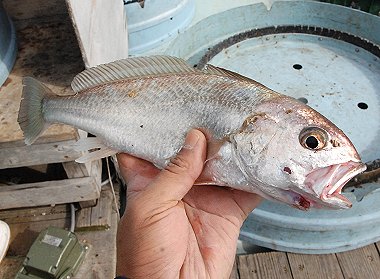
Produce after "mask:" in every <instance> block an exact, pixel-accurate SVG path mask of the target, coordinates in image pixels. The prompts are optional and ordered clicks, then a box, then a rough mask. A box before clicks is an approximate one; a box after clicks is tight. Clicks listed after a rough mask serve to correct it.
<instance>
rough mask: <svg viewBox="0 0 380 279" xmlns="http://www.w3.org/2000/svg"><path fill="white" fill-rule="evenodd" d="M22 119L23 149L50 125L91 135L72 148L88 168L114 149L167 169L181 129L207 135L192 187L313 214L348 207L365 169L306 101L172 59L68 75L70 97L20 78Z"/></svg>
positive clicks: (221, 71) (340, 135)
mask: <svg viewBox="0 0 380 279" xmlns="http://www.w3.org/2000/svg"><path fill="white" fill-rule="evenodd" d="M23 84H24V87H23V93H22V100H21V103H20V110H19V116H18V122H19V125H20V127H21V129H22V131H23V133H24V137H25V143H26V144H27V145H30V144H32V143H33V142H34V141H35V140H36V139H37V138H38V137H39V136H40V135H41V134H42V133H43V132H44V130H45V129H46V128H47V127H48V126H49V125H50V124H52V123H63V124H68V125H72V126H74V127H76V128H79V129H82V130H84V131H87V132H88V133H91V134H92V135H94V136H95V137H89V138H85V139H80V140H79V141H78V142H77V144H76V148H77V150H84V151H85V150H95V151H94V152H90V153H87V154H86V155H84V156H83V157H81V158H79V159H77V161H78V162H85V161H88V160H93V159H96V158H102V157H106V156H110V155H114V154H116V153H118V152H125V153H129V154H131V155H133V156H136V157H139V158H142V159H144V160H147V161H149V162H152V163H153V164H154V165H156V166H157V167H159V168H165V166H166V165H167V164H168V162H169V161H170V159H171V158H172V157H173V156H175V154H176V153H177V152H178V151H179V150H180V149H181V147H182V144H183V141H184V138H185V136H186V134H187V132H188V131H189V130H190V129H192V128H197V129H200V130H201V131H203V132H204V133H205V135H206V137H207V141H208V149H207V150H208V152H207V159H206V162H205V165H204V169H203V171H202V173H201V175H200V177H199V178H198V179H197V181H196V185H217V186H223V187H229V188H232V189H238V190H242V191H246V192H251V193H257V194H259V195H261V196H262V197H264V198H266V199H268V200H272V201H278V202H282V203H285V204H288V205H291V206H293V207H295V208H298V209H301V210H307V209H309V208H322V209H346V208H350V207H351V206H352V203H351V202H350V200H348V199H347V198H346V197H345V196H344V195H342V188H343V187H344V185H345V184H346V183H347V182H348V181H349V180H350V179H351V178H353V177H354V176H355V175H357V174H359V173H361V172H363V171H364V170H365V169H366V166H365V164H363V163H362V161H361V159H360V156H359V154H358V152H357V150H356V149H355V147H354V145H353V144H352V142H351V141H350V139H349V138H348V137H347V136H346V135H345V134H344V133H343V131H341V130H340V129H339V128H338V127H336V126H335V125H334V124H333V123H332V122H330V121H329V120H328V119H327V118H325V117H324V116H322V115H321V114H320V113H318V112H317V111H315V110H314V109H312V108H310V107H309V106H307V105H306V104H303V103H302V102H300V101H298V100H296V99H294V98H292V97H289V96H286V95H283V94H280V93H278V92H275V91H273V90H271V89H269V88H267V87H265V86H264V85H262V84H260V83H258V82H256V81H254V80H252V79H250V78H248V77H245V76H242V75H240V74H238V73H235V72H232V71H230V70H227V69H223V68H220V67H216V66H213V65H211V64H208V65H206V66H205V67H204V69H202V70H199V69H195V68H194V67H191V66H190V65H188V64H187V62H186V61H184V60H182V59H180V58H177V57H171V56H165V55H156V56H146V57H134V58H127V59H123V60H118V61H114V62H111V63H108V64H103V65H99V66H96V67H93V68H89V69H86V70H84V71H83V72H81V73H79V74H78V75H77V76H75V77H74V79H73V81H72V83H71V87H72V89H73V91H74V93H75V94H73V95H71V96H57V95H56V94H54V93H53V92H52V91H51V90H50V89H49V88H48V87H47V86H46V85H44V84H43V83H41V82H39V81H38V80H36V79H34V78H32V77H25V78H24V80H23Z"/></svg>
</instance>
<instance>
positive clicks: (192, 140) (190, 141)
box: [182, 129, 199, 149]
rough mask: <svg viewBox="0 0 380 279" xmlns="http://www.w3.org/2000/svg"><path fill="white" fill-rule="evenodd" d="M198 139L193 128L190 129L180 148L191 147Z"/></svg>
mask: <svg viewBox="0 0 380 279" xmlns="http://www.w3.org/2000/svg"><path fill="white" fill-rule="evenodd" d="M198 141H199V135H198V132H197V131H196V130H195V129H191V130H190V131H189V133H188V134H187V136H186V139H185V143H184V145H183V147H182V148H185V149H193V148H194V147H195V146H196V145H197V143H198Z"/></svg>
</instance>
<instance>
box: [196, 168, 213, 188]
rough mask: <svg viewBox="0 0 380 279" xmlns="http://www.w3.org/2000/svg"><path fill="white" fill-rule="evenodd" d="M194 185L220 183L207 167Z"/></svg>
mask: <svg viewBox="0 0 380 279" xmlns="http://www.w3.org/2000/svg"><path fill="white" fill-rule="evenodd" d="M194 185H217V186H219V185H218V183H217V182H216V181H215V180H214V179H213V177H212V176H211V175H210V173H209V172H208V171H207V168H206V169H205V170H204V171H203V172H202V173H201V175H200V176H199V177H198V178H197V180H195V182H194Z"/></svg>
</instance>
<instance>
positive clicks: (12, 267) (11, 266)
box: [0, 257, 25, 279]
mask: <svg viewBox="0 0 380 279" xmlns="http://www.w3.org/2000/svg"><path fill="white" fill-rule="evenodd" d="M24 258H25V257H9V258H4V259H3V260H2V261H1V264H0V278H2V279H14V278H15V277H16V274H17V272H18V271H19V269H20V268H21V266H22V262H23V261H24Z"/></svg>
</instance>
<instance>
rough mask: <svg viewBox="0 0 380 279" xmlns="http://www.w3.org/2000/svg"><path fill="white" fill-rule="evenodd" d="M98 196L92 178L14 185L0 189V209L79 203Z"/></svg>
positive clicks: (96, 187) (96, 186)
mask: <svg viewBox="0 0 380 279" xmlns="http://www.w3.org/2000/svg"><path fill="white" fill-rule="evenodd" d="M99 196H100V191H99V188H98V185H97V183H96V182H95V181H94V178H92V177H83V178H72V179H64V180H58V181H46V182H38V183H28V184H19V185H17V184H16V185H11V186H1V187H0V209H9V208H19V207H32V206H40V205H50V204H62V203H67V202H79V201H85V200H92V199H97V198H99Z"/></svg>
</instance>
